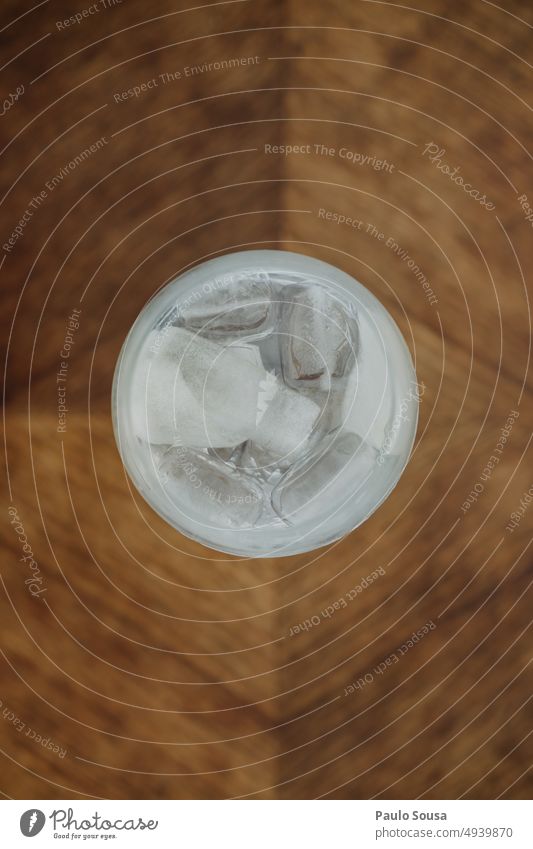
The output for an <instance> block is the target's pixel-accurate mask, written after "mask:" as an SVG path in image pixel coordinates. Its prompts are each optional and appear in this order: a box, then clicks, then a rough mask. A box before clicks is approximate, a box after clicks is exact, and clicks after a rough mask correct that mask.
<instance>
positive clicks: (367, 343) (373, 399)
mask: <svg viewBox="0 0 533 849" xmlns="http://www.w3.org/2000/svg"><path fill="white" fill-rule="evenodd" d="M392 398H393V394H392V363H391V362H389V359H388V353H387V350H386V347H385V339H384V338H383V336H382V335H381V334H380V332H379V330H378V327H377V325H376V323H375V321H373V320H372V315H371V314H370V313H369V312H368V311H362V310H361V311H360V312H359V353H358V355H357V359H356V364H355V367H354V369H353V371H352V372H351V374H350V376H349V378H348V383H347V386H346V391H345V395H344V403H343V411H342V420H343V427H344V428H345V429H346V430H349V431H351V432H353V433H358V434H360V436H361V437H362V438H363V439H364V440H366V441H367V442H369V443H370V444H371V445H373V446H374V447H375V448H377V449H379V448H381V446H382V445H383V443H384V441H385V437H386V434H387V430H388V428H389V427H390V424H391V416H392Z"/></svg>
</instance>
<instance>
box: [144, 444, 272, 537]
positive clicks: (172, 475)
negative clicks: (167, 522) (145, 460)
mask: <svg viewBox="0 0 533 849" xmlns="http://www.w3.org/2000/svg"><path fill="white" fill-rule="evenodd" d="M159 480H160V483H161V486H162V487H163V489H164V491H165V493H166V495H167V496H168V498H169V499H170V501H171V502H172V504H173V505H174V506H175V507H177V508H178V510H180V511H182V512H183V513H185V514H186V515H189V516H192V518H195V515H198V516H200V517H201V519H202V521H205V522H206V523H209V524H211V525H214V526H215V527H219V528H246V527H252V526H253V525H254V524H255V522H256V521H257V519H258V518H259V516H260V515H261V513H262V511H263V494H262V491H261V488H260V487H259V486H257V484H256V483H255V482H254V481H253V479H251V478H249V477H247V476H246V475H243V474H242V473H240V472H238V471H237V470H235V469H232V468H231V467H229V466H228V465H226V464H225V463H223V462H222V461H221V460H218V459H216V458H215V457H212V456H208V455H207V454H202V453H200V452H198V451H194V450H192V449H190V448H184V447H182V446H177V447H176V446H174V447H172V448H170V449H169V450H168V451H167V452H166V453H165V454H164V456H163V458H162V460H161V463H160V465H159ZM189 511H191V512H190V513H189Z"/></svg>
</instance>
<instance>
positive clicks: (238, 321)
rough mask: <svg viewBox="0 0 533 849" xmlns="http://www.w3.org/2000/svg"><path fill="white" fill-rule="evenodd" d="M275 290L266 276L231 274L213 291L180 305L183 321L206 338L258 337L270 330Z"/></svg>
mask: <svg viewBox="0 0 533 849" xmlns="http://www.w3.org/2000/svg"><path fill="white" fill-rule="evenodd" d="M271 296H272V290H271V286H270V283H269V279H268V275H267V274H266V273H261V272H255V273H250V274H249V275H239V276H235V275H228V277H227V278H222V279H221V280H214V281H213V282H212V283H211V284H210V291H208V292H207V293H204V292H201V293H200V295H199V297H197V298H194V297H190V298H189V300H188V301H185V303H184V304H182V305H180V307H179V313H180V317H181V320H182V321H183V322H184V324H185V326H186V327H187V329H189V330H194V331H196V332H199V333H201V334H202V335H203V336H211V337H219V336H227V335H232V336H250V337H252V336H255V335H257V334H260V333H264V332H265V331H266V328H267V325H268V320H269V317H270V313H271V306H272V305H271Z"/></svg>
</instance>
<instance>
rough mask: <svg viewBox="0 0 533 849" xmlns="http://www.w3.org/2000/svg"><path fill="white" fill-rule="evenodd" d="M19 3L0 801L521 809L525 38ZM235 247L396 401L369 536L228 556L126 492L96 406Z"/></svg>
mask: <svg viewBox="0 0 533 849" xmlns="http://www.w3.org/2000/svg"><path fill="white" fill-rule="evenodd" d="M34 5H35V4H33V3H30V2H29V0H22V2H20V1H19V2H14V0H6V2H4V3H3V11H2V15H3V18H4V23H5V28H4V30H3V35H4V59H3V62H5V63H7V64H6V65H5V66H4V69H3V72H2V73H3V89H2V90H3V92H4V95H5V97H6V98H7V100H6V103H5V104H4V114H3V117H2V124H1V126H2V131H3V144H2V146H3V147H4V145H5V147H4V152H3V168H2V184H3V185H2V195H3V216H2V221H3V223H2V245H3V247H2V255H1V262H2V265H1V270H0V274H1V277H2V285H3V296H2V303H3V306H4V307H5V309H4V311H3V329H4V334H3V344H4V352H5V355H6V357H7V366H6V389H5V401H6V419H5V424H6V430H5V434H6V453H5V459H6V462H7V470H8V481H9V485H8V488H7V491H6V498H5V499H4V521H3V522H2V523H0V533H1V535H2V542H3V545H4V550H5V555H4V557H3V560H2V567H1V578H2V625H3V629H2V630H3V639H2V654H1V657H0V664H1V668H2V676H3V677H2V689H1V693H0V698H1V701H2V705H1V709H2V715H1V718H2V722H0V735H1V741H0V746H1V750H2V770H1V776H2V778H1V782H0V790H1V791H2V793H3V794H4V795H5V796H7V797H14V798H64V797H74V798H76V797H79V798H92V797H95V798H100V797H105V798H108V797H112V798H123V797H126V798H219V797H241V796H242V797H253V798H314V797H318V796H326V797H328V798H369V797H382V798H408V799H412V798H418V797H423V798H427V799H431V798H457V797H465V798H487V797H488V798H495V797H504V798H525V797H527V796H529V795H530V794H531V772H530V771H529V770H530V767H531V741H530V737H529V735H530V734H531V702H530V699H531V667H530V663H531V638H530V632H529V630H528V628H529V624H530V620H531V594H530V583H531V550H530V549H529V548H528V545H529V542H530V540H531V533H530V530H531V519H532V517H533V507H531V506H530V501H531V495H527V493H528V491H529V492H530V493H532V494H533V488H532V478H531V449H530V439H531V406H530V400H531V375H530V373H529V372H528V367H529V352H530V347H529V346H530V340H531V325H530V305H529V301H528V295H527V289H526V285H527V284H526V282H525V280H526V278H527V276H528V275H529V271H530V267H531V264H532V261H533V255H532V229H531V228H532V220H531V211H530V209H529V207H528V204H530V205H531V206H533V180H532V178H531V174H532V170H531V153H530V152H529V151H528V144H529V142H530V139H531V130H532V126H533V122H532V117H531V103H530V101H531V73H530V71H531V66H530V65H529V64H528V61H527V59H528V55H529V57H530V51H529V53H528V47H530V45H531V28H532V26H533V14H532V9H531V8H530V7H529V6H528V4H525V3H520V2H518V0H511V2H509V3H506V4H501V7H500V6H498V4H497V3H492V2H488V0H478V2H476V3H460V2H452V3H450V2H444V0H430V2H429V3H420V4H418V5H419V6H420V8H419V9H417V8H415V7H410V6H408V5H400V4H395V3H388V2H381V0H355V2H353V3H349V4H348V3H342V2H340V0H330V1H329V2H328V3H322V2H320V1H319V0H305V2H304V0H286V2H278V3H272V2H267V0H254V2H251V0H244V2H243V1H242V0H230V2H225V3H212V4H205V6H202V7H201V8H196V9H195V10H192V11H188V10H187V7H188V6H190V5H195V6H196V5H197V4H186V3H184V2H182V0H174V2H173V3H172V2H169V0H161V2H159V3H157V4H149V3H146V2H144V3H143V2H141V0H128V2H127V3H126V2H124V3H121V4H119V3H118V2H113V1H112V0H108V2H107V3H105V4H104V3H102V2H99V3H98V4H93V7H91V8H92V9H93V11H92V12H91V11H87V9H89V4H87V6H86V7H85V11H86V14H85V15H84V13H83V12H81V9H80V10H78V11H80V12H81V19H78V20H76V18H75V17H74V18H72V17H71V16H72V15H74V14H75V11H73V6H72V4H70V3H69V2H67V0H54V2H52V1H51V0H50V2H46V1H45V2H44V3H41V4H38V5H36V6H35V8H33V9H32V6H34ZM78 6H79V7H82V6H83V4H80V3H78V4H76V8H77V7H78ZM504 6H505V8H504ZM69 18H70V20H69ZM17 92H18V94H17ZM9 95H12V96H11V97H9ZM276 146H278V147H276ZM279 146H284V147H279ZM330 213H331V214H330ZM335 214H336V215H337V218H336V219H335V217H334V215H335ZM338 216H344V217H345V218H346V219H350V221H349V222H348V221H344V222H342V221H340V222H339V217H338ZM528 217H529V220H528ZM10 239H11V242H10V241H9V240H10ZM257 247H270V248H283V249H287V250H293V251H299V252H302V253H304V254H309V255H312V256H317V257H319V258H322V259H324V260H327V261H329V262H332V263H334V264H335V265H338V266H339V267H340V268H342V269H344V270H345V271H347V272H348V273H350V274H353V275H354V276H356V277H357V278H358V279H360V280H361V281H362V282H363V283H364V284H365V285H366V286H367V287H368V288H369V289H370V290H371V291H372V292H373V293H374V294H375V295H376V296H377V297H378V298H380V299H381V300H382V302H383V303H384V304H385V306H386V307H387V308H388V309H389V310H390V311H391V313H392V314H393V316H394V317H395V319H396V321H397V322H398V324H399V326H400V328H401V329H402V332H403V333H404V334H405V337H406V339H407V341H408V344H409V346H410V348H411V351H412V353H413V357H414V358H415V361H416V368H417V372H418V379H419V381H420V382H421V383H423V384H424V387H425V389H424V393H423V395H422V397H421V400H420V423H419V429H418V436H417V442H416V447H415V450H414V454H413V457H412V460H411V462H410V464H409V466H408V468H407V470H406V472H405V474H404V476H403V477H402V479H401V482H400V484H399V485H398V487H397V489H396V490H395V491H394V492H393V494H392V495H391V496H390V497H389V499H388V500H387V501H386V503H385V504H384V505H383V507H382V508H381V509H380V510H379V511H378V512H377V513H376V514H375V515H374V516H373V517H372V518H371V519H370V520H369V521H368V522H366V523H365V524H364V525H363V526H362V527H361V528H359V529H358V530H357V531H355V532H354V533H352V534H351V535H350V536H348V537H347V538H346V539H343V540H342V541H340V542H338V543H336V544H335V545H332V546H330V547H328V548H327V549H321V550H319V551H316V552H313V553H312V554H311V555H301V556H296V557H290V558H280V559H277V560H274V559H273V560H255V561H247V560H242V559H239V558H235V557H224V556H219V555H218V554H217V553H216V552H215V551H212V550H209V549H207V548H203V547H202V546H200V545H197V544H195V543H194V542H192V541H190V540H188V539H186V538H183V537H181V536H179V535H178V534H176V533H175V532H174V531H173V530H172V529H171V528H170V527H169V526H167V525H166V524H165V523H164V522H163V521H162V520H161V519H159V518H158V516H156V515H155V514H154V513H153V512H152V510H151V509H150V508H149V507H148V506H147V504H146V503H145V502H144V501H143V500H142V498H141V497H140V496H139V495H138V494H137V492H136V491H135V490H133V488H132V486H131V484H130V483H129V481H128V479H127V477H126V476H125V473H124V470H123V467H122V465H121V462H120V459H119V456H118V453H117V450H116V447H115V443H114V439H113V435H112V428H111V421H110V389H111V381H112V376H113V370H114V366H115V362H116V358H117V356H118V352H119V350H120V347H121V345H122V343H123V341H124V338H125V335H126V333H127V331H128V329H129V327H130V326H131V323H132V322H133V320H134V318H135V317H136V315H137V314H138V312H139V311H140V310H141V308H142V307H143V305H144V304H145V303H146V301H147V300H148V299H149V298H150V297H151V296H152V295H153V293H154V292H156V291H157V289H158V288H159V287H160V286H162V285H163V284H164V283H165V282H167V281H168V280H170V279H172V278H173V277H174V276H175V275H177V274H178V273H179V272H181V271H182V270H183V269H185V268H187V267H189V266H190V265H192V264H195V263H197V262H199V261H200V260H202V259H204V258H207V257H212V256H217V255H220V254H222V253H224V252H229V251H232V250H238V249H244V248H257ZM430 293H431V294H430ZM75 310H78V311H80V312H79V313H76V312H74V311H75ZM72 316H74V319H75V320H73V321H71V322H70V325H69V317H72ZM76 324H77V325H79V326H78V327H74V325H76ZM65 340H66V343H67V345H68V346H69V347H68V351H67V352H68V354H69V356H68V357H65V356H64V351H65ZM62 352H63V354H62ZM62 362H66V366H63V367H62V365H61V363H62ZM61 368H63V369H64V371H65V373H64V374H63V375H62V374H61ZM58 374H59V375H60V378H61V376H62V377H63V378H64V380H58V378H57V375H58ZM60 388H61V389H62V390H64V394H63V395H62V396H61V397H60V396H59V395H58V389H60ZM60 401H62V402H63V406H65V407H67V412H66V413H65V415H64V417H63V419H60V418H59V412H60V411H59V410H58V407H59V404H60ZM62 424H63V425H64V427H62V426H61V425H62ZM58 426H60V430H59V431H58ZM502 435H503V439H502ZM521 505H522V506H521ZM9 511H11V512H9ZM512 517H514V518H512ZM24 545H26V546H27V548H24ZM24 558H26V559H24ZM376 570H380V572H379V575H378V578H377V579H376V580H374V581H373V582H372V583H371V584H369V585H368V586H367V587H366V588H364V587H363V589H362V591H360V592H357V593H356V594H355V598H354V600H353V601H352V602H350V603H349V604H348V605H347V606H346V607H342V608H341V607H340V606H339V609H338V610H335V612H334V615H328V614H327V613H326V614H323V613H322V611H327V610H328V607H329V606H331V605H334V603H335V602H336V601H337V600H338V599H340V598H341V597H346V594H347V593H349V592H350V591H351V590H352V589H354V588H356V587H360V586H362V581H363V579H365V578H366V576H368V575H370V574H371V573H372V572H375V571H376ZM352 595H353V594H352ZM313 617H315V620H314V621H315V622H316V619H317V618H318V620H319V624H314V625H313V626H312V627H308V628H307V630H305V629H302V630H301V632H300V633H298V634H295V635H293V636H290V632H291V628H292V626H294V625H296V624H298V623H302V622H305V621H306V620H308V619H312V618H313ZM424 626H427V627H426V629H425V630H426V632H427V633H425V634H424V635H423V636H422V637H421V638H418V639H417V640H414V641H412V645H411V647H409V649H408V650H407V651H405V652H403V653H402V651H401V647H402V645H404V644H405V643H406V641H407V640H408V639H409V638H410V637H411V635H412V634H413V633H414V632H417V631H419V630H420V629H423V627H424ZM394 656H397V657H399V661H398V662H396V661H393V660H391V659H392V658H393V657H394ZM354 682H355V684H358V686H354V687H352V690H351V691H350V688H349V685H350V684H354ZM346 692H348V694H347V695H346Z"/></svg>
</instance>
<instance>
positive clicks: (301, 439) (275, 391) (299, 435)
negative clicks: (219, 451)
mask: <svg viewBox="0 0 533 849" xmlns="http://www.w3.org/2000/svg"><path fill="white" fill-rule="evenodd" d="M319 413H320V407H319V406H318V405H317V404H315V402H314V401H312V400H311V399H310V398H306V397H305V395H301V394H300V393H298V392H295V391H294V390H293V389H289V388H288V387H287V386H284V384H283V383H281V381H280V380H279V378H278V377H277V376H276V375H275V374H273V373H272V372H266V373H265V377H264V379H263V380H262V381H261V383H260V385H259V392H258V404H257V417H256V430H255V436H254V437H253V439H254V442H255V443H257V445H258V446H260V447H261V448H262V449H264V450H266V451H268V452H269V453H270V454H272V455H274V456H276V457H286V458H288V459H291V462H293V461H294V459H295V456H294V455H295V454H296V452H298V451H300V450H302V448H303V447H304V445H305V443H306V441H307V439H308V438H309V436H310V434H311V431H312V429H313V426H314V424H315V422H316V420H317V418H318V415H319ZM291 455H293V456H292V457H291Z"/></svg>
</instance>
